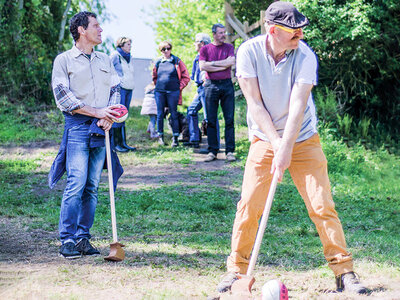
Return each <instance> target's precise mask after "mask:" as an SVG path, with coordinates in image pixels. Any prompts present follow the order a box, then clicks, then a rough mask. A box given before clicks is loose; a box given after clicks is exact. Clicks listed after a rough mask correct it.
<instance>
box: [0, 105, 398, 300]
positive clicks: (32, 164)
mask: <svg viewBox="0 0 400 300" xmlns="http://www.w3.org/2000/svg"><path fill="white" fill-rule="evenodd" d="M49 114H50V115H52V114H53V113H52V112H49ZM16 122H17V121H16ZM147 122H148V120H147V118H146V117H144V116H140V114H139V110H138V109H137V108H133V111H132V113H131V117H130V120H129V121H128V125H127V128H129V132H128V134H129V141H130V142H131V144H134V145H135V146H139V151H138V152H135V153H129V154H126V155H120V158H121V162H122V164H123V165H124V167H125V169H129V168H131V167H142V168H143V169H146V168H152V170H154V172H156V170H157V169H160V170H161V169H162V170H164V171H168V170H173V169H174V168H176V167H180V168H182V170H183V171H182V172H183V173H182V174H184V176H182V178H180V179H179V180H177V181H176V182H174V183H163V182H162V180H160V182H159V183H158V184H156V185H146V184H142V185H138V186H135V188H134V189H129V188H125V189H118V190H117V192H116V199H117V202H116V210H117V212H118V215H117V219H118V230H119V236H120V240H122V241H124V242H125V241H126V251H127V259H126V260H125V261H124V262H123V263H122V264H120V265H118V266H115V267H111V266H108V265H104V262H103V261H102V259H101V258H98V259H94V260H92V261H90V262H87V261H86V262H84V263H83V265H80V264H79V263H73V264H67V265H63V263H61V264H62V265H61V267H59V269H56V270H53V271H50V270H47V271H46V272H47V273H46V272H44V271H43V273H40V274H42V275H39V273H38V274H37V275H30V276H32V278H36V279H35V280H36V281H34V282H37V281H41V280H50V283H51V284H52V285H55V286H58V287H59V288H58V289H54V290H50V291H49V294H48V298H49V299H60V298H63V297H62V296H61V295H63V293H64V292H65V290H64V289H63V288H61V286H64V285H67V286H71V287H72V292H71V296H70V298H66V299H84V298H85V297H83V298H82V297H81V296H80V294H79V291H82V289H85V288H89V286H90V284H92V285H95V286H97V288H98V289H99V290H100V291H104V290H106V282H107V280H112V279H111V277H110V276H111V275H110V274H112V272H117V271H116V270H119V271H120V272H121V274H122V275H121V278H122V279H121V280H120V281H118V283H117V286H120V287H121V289H124V288H128V287H129V288H136V289H140V295H141V296H140V297H138V298H135V297H133V299H191V298H192V296H193V298H192V299H200V298H201V297H205V293H206V292H205V291H206V288H204V287H205V286H207V285H208V286H210V285H214V284H215V282H216V281H217V280H218V278H217V277H216V275H215V274H221V273H222V272H223V271H224V268H225V259H226V256H227V254H228V253H229V249H230V233H231V229H232V222H233V219H234V215H235V210H236V207H235V205H236V203H237V201H238V200H239V198H240V185H241V179H242V172H243V169H242V168H241V167H242V166H243V165H244V161H245V158H246V155H247V151H248V147H249V143H248V141H247V139H246V137H245V136H242V137H241V138H239V139H238V142H237V146H238V147H237V153H238V157H240V158H241V161H239V162H237V163H236V164H234V165H233V166H232V165H229V166H226V167H223V168H221V169H220V170H207V169H201V170H193V169H192V166H193V152H192V151H191V150H190V149H187V148H184V147H178V148H176V149H170V148H169V147H160V146H158V145H157V144H156V143H155V142H152V141H150V140H149V139H148V138H147V134H146V132H145V128H146V127H147ZM10 126H11V127H12V126H13V124H11V125H10ZM23 126H25V127H26V125H23ZM54 128H58V127H54ZM9 130H10V131H11V129H9ZM244 131H245V128H243V127H240V126H239V130H238V132H244ZM56 133H59V132H58V131H57V129H56V130H54V132H53V133H51V134H50V135H49V136H50V137H52V136H53V135H54V136H55V135H56ZM168 134H169V135H170V133H168ZM167 136H168V135H167ZM42 138H43V135H39V136H38V139H39V140H41V139H42ZM321 138H322V143H323V148H324V151H325V153H326V156H327V159H328V162H329V173H330V178H331V184H332V190H333V194H334V199H335V202H336V205H337V211H338V212H339V216H340V219H341V221H342V224H343V227H344V230H345V234H346V239H347V243H348V246H349V250H350V251H351V252H352V253H353V255H354V257H355V259H356V263H357V265H359V266H360V265H361V268H360V269H361V270H362V271H364V272H367V273H368V272H370V273H373V272H376V273H379V276H380V274H385V276H388V277H390V278H395V279H396V278H397V279H399V278H400V268H399V265H400V250H399V249H400V226H399V224H400V190H399V189H400V187H399V184H398V178H399V177H400V168H399V157H398V156H395V155H392V154H389V153H388V152H387V151H386V150H384V149H380V150H378V151H371V150H366V149H365V148H364V147H362V146H361V145H355V146H354V147H351V148H349V147H348V146H347V145H346V144H345V143H343V142H342V141H338V140H335V139H334V137H333V136H332V135H330V134H329V131H328V130H323V131H322V132H321ZM2 139H5V138H4V136H2ZM25 141H26V140H25V139H18V142H19V143H22V144H23V143H24V142H25ZM5 153H6V152H3V154H2V157H1V159H0V178H1V180H0V202H1V203H2V205H1V206H0V216H1V217H2V218H8V219H10V220H11V221H12V220H18V222H19V223H21V222H22V223H23V226H24V228H25V230H27V231H35V230H43V231H47V232H56V230H57V224H58V215H59V206H60V199H61V195H62V188H59V189H58V190H55V191H50V190H48V188H47V187H46V180H47V177H46V176H47V169H46V168H44V167H43V166H44V165H45V164H46V162H47V163H48V161H49V160H51V159H52V156H51V155H48V154H47V155H46V154H43V155H41V156H40V157H38V158H30V157H29V156H17V157H14V158H13V159H10V158H8V157H7V156H6V155H5ZM53 154H54V153H53ZM235 167H236V168H235ZM237 167H240V168H237ZM154 175H155V176H156V175H157V174H154ZM218 180H225V181H224V182H223V183H224V184H215V183H216V182H217V181H218ZM110 228H111V222H110V212H109V197H108V189H107V186H106V183H105V182H104V183H102V184H101V186H100V189H99V203H98V208H97V212H96V219H95V224H94V226H93V230H92V234H93V236H94V237H95V239H94V242H95V244H96V245H97V246H98V247H100V248H106V247H107V243H108V242H109V239H110V234H111V232H110V231H111V230H110ZM53 244H54V242H53ZM321 248H322V247H321V243H320V241H319V238H318V234H317V232H316V230H315V227H314V225H313V224H312V223H311V221H310V219H309V218H308V215H307V211H306V209H305V206H304V203H303V201H302V199H301V198H300V196H299V194H298V192H297V190H296V188H295V186H294V185H293V182H292V180H291V179H290V176H289V174H286V175H285V178H284V181H283V183H281V184H279V185H278V188H277V193H276V196H275V200H274V204H273V206H272V211H271V215H270V219H269V221H268V226H267V231H266V233H265V237H264V239H263V244H262V247H261V253H260V257H259V260H258V269H259V272H260V273H259V274H258V276H259V277H261V278H264V279H265V278H267V277H268V276H271V274H275V275H274V276H276V277H279V278H281V279H282V280H285V282H287V284H291V285H292V286H293V288H292V290H291V293H292V294H293V295H302V296H301V297H306V298H308V299H311V298H313V297H314V298H315V297H317V298H318V295H321V293H322V294H323V293H324V292H323V291H322V292H321V290H315V289H314V291H313V292H310V293H311V294H307V293H306V292H305V291H304V290H302V289H301V288H300V287H296V284H297V285H298V284H299V280H300V284H301V281H303V283H304V280H306V279H305V278H308V279H309V280H311V281H312V280H316V279H315V278H319V279H318V280H324V279H325V278H327V279H326V280H327V281H329V282H331V281H332V278H331V276H332V275H331V273H330V271H329V269H328V268H327V266H326V262H325V259H324V257H323V255H322V249H321ZM59 264H60V263H59ZM84 267H86V268H89V270H90V271H89V272H93V274H90V275H88V274H87V271H85V269H84ZM51 272H53V273H51ZM110 272H111V273H110ZM63 274H64V275H63ZM85 274H87V275H85ZM100 274H103V275H100ZM166 274H168V275H166ZM196 274H197V275H196ZM295 274H302V275H301V276H302V277H301V279H296V278H297V277H296V276H297V275H295ZM40 276H43V277H40ZM54 276H55V277H54ZM101 276H103V277H104V278H102V279H99V278H98V277H101ZM185 276H186V277H187V278H188V279H187V280H189V281H190V280H194V279H195V278H198V280H199V285H198V287H193V284H194V283H193V282H192V283H190V282H185V281H184V278H185ZM138 277H147V278H149V279H148V280H149V281H150V282H151V284H150V285H149V286H147V285H146V283H145V282H143V281H141V284H139V283H138V284H136V283H135V284H134V283H129V280H132V279H135V280H137V278H138ZM46 278H47V279H46ZM87 278H88V279H89V280H88V281H86V279H87ZM154 278H156V280H154ZM313 278H314V279H313ZM321 278H322V279H321ZM397 279H396V280H397ZM157 280H159V281H161V282H163V284H162V285H161V286H160V285H157ZM296 280H297V281H296ZM388 280H389V279H388ZM51 284H50V285H51ZM28 286H30V287H26V288H25V289H23V290H25V292H26V293H28V291H29V289H30V288H31V289H34V287H33V284H32V282H31V283H30V284H28ZM177 286H180V287H185V288H187V289H188V290H190V289H192V290H193V292H192V294H193V295H192V296H190V292H189V291H185V290H184V289H180V291H179V293H178V294H176V287H177ZM156 287H158V288H156ZM259 288H260V287H259V286H258V289H259ZM89 289H90V288H89ZM154 289H156V290H154ZM23 290H22V291H23ZM22 291H21V293H22ZM26 293H25V294H26ZM121 293H122V294H120V295H123V296H126V297H128V298H129V297H130V296H132V295H131V294H129V293H128V292H126V291H124V292H121ZM84 294H85V293H84ZM0 295H1V294H0ZM41 295H43V294H41ZM85 295H88V294H85ZM99 295H100V294H99ZM137 295H139V294H137ZM304 295H308V296H309V297H308V296H304ZM92 296H93V295H92ZM93 297H94V296H93ZM93 297H92V298H93ZM99 297H100V296H99ZM174 297H176V298H174ZM199 297H200V298H199ZM299 297H300V296H299ZM301 297H300V298H301ZM87 298H91V296H90V295H89V296H88V297H87ZM100 298H101V297H100ZM303 299H305V298H303ZM348 299H351V298H348Z"/></svg>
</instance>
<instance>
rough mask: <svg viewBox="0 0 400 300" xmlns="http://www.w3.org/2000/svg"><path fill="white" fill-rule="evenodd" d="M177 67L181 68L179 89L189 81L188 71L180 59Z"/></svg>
mask: <svg viewBox="0 0 400 300" xmlns="http://www.w3.org/2000/svg"><path fill="white" fill-rule="evenodd" d="M178 66H179V69H180V70H181V80H180V81H179V89H180V90H183V89H184V88H185V87H186V86H187V85H188V83H189V81H190V76H189V72H188V70H187V68H186V66H185V64H184V63H183V61H182V60H180V61H179V64H178Z"/></svg>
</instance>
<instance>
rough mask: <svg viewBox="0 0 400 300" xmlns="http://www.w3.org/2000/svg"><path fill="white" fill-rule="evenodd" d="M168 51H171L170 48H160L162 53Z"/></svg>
mask: <svg viewBox="0 0 400 300" xmlns="http://www.w3.org/2000/svg"><path fill="white" fill-rule="evenodd" d="M169 50H171V48H166V47H165V48H162V49H161V51H162V52H164V51H169Z"/></svg>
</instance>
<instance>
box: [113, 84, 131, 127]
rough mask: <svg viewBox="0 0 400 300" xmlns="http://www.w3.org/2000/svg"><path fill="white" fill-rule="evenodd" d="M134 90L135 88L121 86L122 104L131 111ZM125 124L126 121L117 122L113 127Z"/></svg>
mask: <svg viewBox="0 0 400 300" xmlns="http://www.w3.org/2000/svg"><path fill="white" fill-rule="evenodd" d="M132 92H133V90H127V89H124V88H121V92H120V93H121V102H120V103H121V104H122V105H125V106H126V108H127V109H128V112H129V106H130V105H131V100H132ZM124 126H125V122H122V123H117V122H115V123H114V124H113V128H119V127H124Z"/></svg>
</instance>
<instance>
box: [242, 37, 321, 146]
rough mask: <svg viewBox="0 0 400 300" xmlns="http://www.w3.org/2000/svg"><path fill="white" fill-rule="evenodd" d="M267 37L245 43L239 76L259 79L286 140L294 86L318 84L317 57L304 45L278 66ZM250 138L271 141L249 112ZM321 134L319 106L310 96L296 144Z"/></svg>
mask: <svg viewBox="0 0 400 300" xmlns="http://www.w3.org/2000/svg"><path fill="white" fill-rule="evenodd" d="M266 38H267V36H266V35H259V36H256V37H254V38H252V39H250V40H248V41H246V42H244V43H243V44H242V45H241V46H240V47H239V49H238V52H237V58H236V76H237V77H241V78H254V77H257V78H258V83H259V88H260V92H261V97H262V100H263V102H264V106H265V108H266V109H267V111H268V112H269V114H270V116H271V119H272V122H273V124H274V126H275V128H276V130H277V132H278V134H279V135H280V136H281V137H282V135H283V132H284V129H285V126H286V122H287V119H288V114H289V101H290V94H291V92H292V88H293V85H294V84H295V83H296V82H298V83H306V84H313V85H316V84H317V68H318V63H317V57H316V55H315V54H314V52H313V51H312V50H311V49H310V48H309V47H308V46H307V44H306V43H305V42H303V41H300V43H299V47H298V48H297V49H295V50H290V51H288V52H287V53H286V57H285V58H284V59H283V60H281V61H280V62H279V63H278V64H277V65H275V62H274V60H273V58H272V56H271V55H269V54H268V53H267V48H266ZM247 123H248V128H249V138H250V140H252V139H253V137H254V136H257V137H258V138H260V139H262V140H264V141H268V138H267V136H266V134H265V133H263V132H262V131H261V130H260V128H259V127H258V126H257V124H256V123H255V122H254V121H253V117H252V116H251V113H250V112H249V110H248V111H247ZM316 132H317V117H316V112H315V105H314V101H313V98H312V95H311V93H310V97H309V98H308V101H307V107H306V109H305V111H304V117H303V121H302V125H301V129H300V132H299V135H298V137H297V139H296V142H301V141H304V140H306V139H308V138H310V137H311V136H312V135H314V134H315V133H316Z"/></svg>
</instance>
